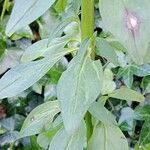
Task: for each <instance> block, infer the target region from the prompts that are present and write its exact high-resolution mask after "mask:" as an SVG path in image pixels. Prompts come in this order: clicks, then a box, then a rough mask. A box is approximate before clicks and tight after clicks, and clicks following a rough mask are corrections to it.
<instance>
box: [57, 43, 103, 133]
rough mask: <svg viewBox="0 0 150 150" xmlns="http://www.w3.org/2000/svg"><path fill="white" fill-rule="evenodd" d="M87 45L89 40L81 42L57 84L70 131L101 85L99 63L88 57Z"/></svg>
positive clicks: (65, 122)
mask: <svg viewBox="0 0 150 150" xmlns="http://www.w3.org/2000/svg"><path fill="white" fill-rule="evenodd" d="M88 47H89V41H88V42H87V41H85V42H83V43H82V45H81V48H80V50H79V52H78V54H77V56H75V57H74V59H73V60H72V61H71V63H70V64H69V65H68V69H67V70H66V71H65V72H64V73H63V74H62V76H61V78H60V80H59V82H58V86H57V96H58V100H59V101H60V103H61V110H62V116H63V121H64V125H65V128H66V130H67V131H68V132H71V133H73V132H74V131H75V130H76V129H77V128H78V127H79V125H80V122H81V120H82V119H83V117H84V114H85V113H86V111H87V110H88V108H89V106H90V105H91V104H92V102H94V101H95V100H96V98H97V97H98V95H99V94H100V90H101V87H102V78H103V71H102V66H101V63H100V62H99V61H93V60H91V59H90V56H89V51H88Z"/></svg>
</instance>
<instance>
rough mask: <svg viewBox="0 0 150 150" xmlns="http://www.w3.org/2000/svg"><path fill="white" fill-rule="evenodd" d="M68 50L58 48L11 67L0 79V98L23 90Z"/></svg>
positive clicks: (11, 95)
mask: <svg viewBox="0 0 150 150" xmlns="http://www.w3.org/2000/svg"><path fill="white" fill-rule="evenodd" d="M69 52H70V51H67V50H66V49H58V51H55V53H53V55H50V56H49V55H48V56H47V58H43V59H41V60H38V61H33V62H28V63H24V64H20V65H18V66H16V67H14V68H12V69H11V70H9V71H8V72H7V73H6V74H5V75H4V76H3V77H2V78H1V79H0V85H1V86H0V98H6V97H13V96H16V95H18V94H20V93H21V92H23V91H24V90H26V89H27V88H29V87H30V86H32V85H33V84H34V83H36V82H37V81H38V80H39V79H41V78H42V77H43V76H44V75H45V74H46V73H47V72H48V71H49V70H50V69H51V68H52V67H53V66H54V64H55V63H56V62H57V61H58V60H60V59H61V58H62V57H63V56H64V55H65V54H68V53H69Z"/></svg>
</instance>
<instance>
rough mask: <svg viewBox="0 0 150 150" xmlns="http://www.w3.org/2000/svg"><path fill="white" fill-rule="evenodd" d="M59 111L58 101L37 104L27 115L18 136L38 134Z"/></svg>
mask: <svg viewBox="0 0 150 150" xmlns="http://www.w3.org/2000/svg"><path fill="white" fill-rule="evenodd" d="M59 112H60V107H59V104H58V101H50V102H46V103H44V104H42V105H39V106H38V107H36V108H35V109H34V110H32V111H31V113H30V114H29V115H28V116H27V118H26V120H25V121H24V123H23V126H22V128H21V131H20V134H19V138H22V137H25V136H31V135H35V134H38V133H40V132H42V131H43V130H44V127H46V125H47V123H49V126H50V123H52V122H53V118H54V116H55V115H56V114H57V113H59Z"/></svg>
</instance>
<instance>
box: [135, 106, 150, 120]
mask: <svg viewBox="0 0 150 150" xmlns="http://www.w3.org/2000/svg"><path fill="white" fill-rule="evenodd" d="M135 111H136V114H137V115H138V116H139V117H140V119H143V120H144V119H149V118H150V105H145V106H143V107H137V108H136V110H135Z"/></svg>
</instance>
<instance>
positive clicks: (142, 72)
mask: <svg viewBox="0 0 150 150" xmlns="http://www.w3.org/2000/svg"><path fill="white" fill-rule="evenodd" d="M132 68H133V71H134V74H135V75H136V76H139V77H144V76H148V75H150V65H149V64H144V65H142V66H137V65H132Z"/></svg>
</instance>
